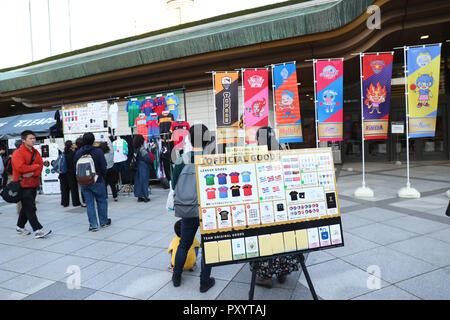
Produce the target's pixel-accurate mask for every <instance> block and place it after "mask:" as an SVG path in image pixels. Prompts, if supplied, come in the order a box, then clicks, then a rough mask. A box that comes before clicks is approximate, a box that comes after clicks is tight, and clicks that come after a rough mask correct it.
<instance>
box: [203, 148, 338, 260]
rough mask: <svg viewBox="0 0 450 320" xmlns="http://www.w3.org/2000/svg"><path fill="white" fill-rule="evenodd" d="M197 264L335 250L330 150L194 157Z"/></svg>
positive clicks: (335, 201)
mask: <svg viewBox="0 0 450 320" xmlns="http://www.w3.org/2000/svg"><path fill="white" fill-rule="evenodd" d="M195 166H196V173H197V193H198V199H199V216H200V232H201V238H202V246H203V250H204V251H203V252H204V255H205V262H206V264H208V265H212V266H217V265H223V264H231V263H241V262H246V261H251V260H252V259H255V258H259V257H275V256H277V255H279V254H286V253H302V252H307V251H312V250H319V249H320V250H322V249H328V248H333V247H336V246H343V245H344V239H343V235H342V225H341V218H340V210H339V200H338V192H337V188H336V177H335V171H334V163H333V155H332V150H331V148H320V149H299V150H285V151H283V152H280V151H274V152H267V153H265V154H247V155H245V153H244V155H241V156H239V157H235V156H230V155H210V156H197V157H196V159H195Z"/></svg>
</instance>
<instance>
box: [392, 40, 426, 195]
mask: <svg viewBox="0 0 450 320" xmlns="http://www.w3.org/2000/svg"><path fill="white" fill-rule="evenodd" d="M407 50H408V49H407V47H406V46H405V47H403V59H404V63H405V65H404V68H405V104H406V107H405V108H406V187H403V188H401V189H400V190H398V192H397V195H398V196H399V198H420V192H419V191H417V190H416V189H414V188H411V181H410V179H409V110H408V70H407V63H406V51H407Z"/></svg>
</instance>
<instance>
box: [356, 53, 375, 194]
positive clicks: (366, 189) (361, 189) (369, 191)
mask: <svg viewBox="0 0 450 320" xmlns="http://www.w3.org/2000/svg"><path fill="white" fill-rule="evenodd" d="M363 56H364V53H359V72H360V83H361V156H362V186H361V187H359V188H358V189H356V190H355V193H354V195H355V197H356V198H373V196H374V193H373V190H372V189H370V188H369V187H367V186H366V166H365V154H364V153H365V148H364V92H363V78H364V76H363V74H362V57H363Z"/></svg>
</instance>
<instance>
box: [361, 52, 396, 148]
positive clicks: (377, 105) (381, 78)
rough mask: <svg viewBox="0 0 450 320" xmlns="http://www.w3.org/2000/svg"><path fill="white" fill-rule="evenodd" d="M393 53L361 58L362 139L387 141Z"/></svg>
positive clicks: (367, 55) (368, 55) (374, 54)
mask: <svg viewBox="0 0 450 320" xmlns="http://www.w3.org/2000/svg"><path fill="white" fill-rule="evenodd" d="M393 57H394V54H393V53H379V54H377V53H371V54H363V56H362V75H363V78H362V81H363V97H362V99H363V100H364V101H363V114H364V139H365V140H373V139H387V133H388V129H389V106H390V100H391V80H392V61H393Z"/></svg>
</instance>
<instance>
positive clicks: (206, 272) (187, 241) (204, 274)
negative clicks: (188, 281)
mask: <svg viewBox="0 0 450 320" xmlns="http://www.w3.org/2000/svg"><path fill="white" fill-rule="evenodd" d="M199 225H200V222H199V219H198V218H182V219H181V239H180V244H179V245H178V249H177V254H176V255H175V266H174V268H173V273H174V274H177V275H181V273H182V272H183V267H184V264H185V263H186V257H187V254H188V251H189V249H190V248H191V246H192V243H193V242H194V237H195V233H196V232H197V229H198V226H199ZM210 276H211V267H208V266H206V265H205V258H204V256H203V253H202V263H201V271H200V281H208V280H209V278H210Z"/></svg>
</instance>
